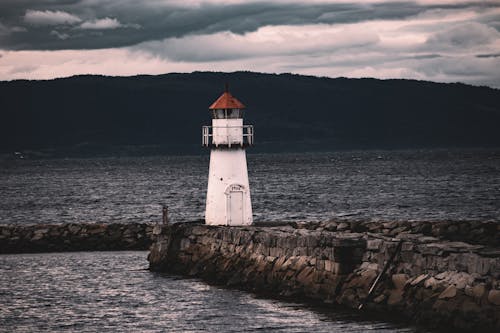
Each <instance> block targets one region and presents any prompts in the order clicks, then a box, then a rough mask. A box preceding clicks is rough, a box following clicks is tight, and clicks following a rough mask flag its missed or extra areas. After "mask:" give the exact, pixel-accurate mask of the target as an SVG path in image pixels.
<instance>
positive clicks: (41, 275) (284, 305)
mask: <svg viewBox="0 0 500 333" xmlns="http://www.w3.org/2000/svg"><path fill="white" fill-rule="evenodd" d="M145 258H146V252H86V253H85V252H74V253H46V254H21V255H0V300H1V302H0V331H1V332H318V333H319V332H342V333H346V332H369V331H375V332H388V333H389V332H416V331H417V330H416V329H415V328H412V327H407V326H403V325H396V324H391V323H384V322H380V321H373V320H366V319H364V320H363V319H361V318H360V317H359V316H357V315H356V314H354V313H339V312H335V311H333V310H332V309H326V308H324V309H311V308H308V307H305V306H304V305H300V304H294V303H288V302H283V301H277V300H266V299H259V298H256V297H255V296H253V295H251V294H247V293H244V292H240V291H236V290H227V289H220V288H217V287H213V286H209V285H207V284H205V283H203V282H200V281H198V280H192V279H179V278H175V277H172V276H165V275H159V274H155V273H151V272H149V271H146V270H144V268H145V267H146V266H147V263H146V261H145Z"/></svg>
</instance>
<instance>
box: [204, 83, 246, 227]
mask: <svg viewBox="0 0 500 333" xmlns="http://www.w3.org/2000/svg"><path fill="white" fill-rule="evenodd" d="M244 109H245V105H243V103H241V102H240V101H239V100H237V99H236V98H235V97H233V96H232V95H231V93H229V90H228V86H227V84H226V89H225V91H224V93H223V94H222V95H221V96H220V97H219V98H218V99H217V100H216V101H215V102H214V103H213V104H212V105H210V107H209V112H210V116H211V118H212V126H203V128H202V144H203V146H205V147H208V148H210V166H209V171H208V188H207V202H206V208H205V223H206V224H210V225H232V226H236V225H249V224H252V221H253V219H252V202H251V199H250V186H249V183H248V171H247V159H246V152H245V149H246V147H249V146H251V145H253V126H252V125H243V110H244Z"/></svg>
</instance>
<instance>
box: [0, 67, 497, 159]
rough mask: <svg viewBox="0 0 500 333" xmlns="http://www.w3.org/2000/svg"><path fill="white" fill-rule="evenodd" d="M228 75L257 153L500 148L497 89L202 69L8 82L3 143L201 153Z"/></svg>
mask: <svg viewBox="0 0 500 333" xmlns="http://www.w3.org/2000/svg"><path fill="white" fill-rule="evenodd" d="M226 82H228V83H229V84H230V91H231V92H232V93H233V95H235V96H236V97H237V98H238V99H240V100H241V101H242V102H243V103H244V104H246V106H247V110H246V114H245V122H246V123H249V124H253V125H254V126H255V140H256V147H255V150H254V151H298V150H337V149H364V148H376V149H392V148H415V147H418V148H425V147H429V148H430V147H485V146H490V147H491V146H496V147H499V146H500V90H497V89H491V88H487V87H473V86H468V85H464V84H442V83H431V82H423V81H411V80H376V79H346V78H336V79H331V78H318V77H311V76H300V75H291V74H281V75H274V74H258V73H251V72H235V73H212V72H194V73H191V74H166V75H158V76H134V77H103V76H74V77H70V78H64V79H56V80H49V81H25V80H21V81H11V82H0V151H1V152H4V153H13V152H14V151H23V150H24V151H26V150H31V151H52V152H54V151H56V152H57V151H64V152H82V153H85V154H89V153H90V154H92V153H93V152H103V151H105V152H111V153H112V152H113V151H114V150H119V149H123V147H128V148H127V149H131V151H134V153H137V152H139V153H140V152H141V151H144V152H146V153H147V152H148V151H151V150H153V151H154V152H161V153H179V152H185V153H197V152H198V153H199V152H201V151H202V149H201V147H200V143H201V138H200V136H201V126H202V125H208V124H209V122H210V119H209V115H208V111H207V109H208V106H209V105H210V104H211V103H212V102H213V101H214V100H215V99H217V98H218V97H219V95H220V94H221V93H222V92H223V90H224V83H226ZM119 147H122V148H119Z"/></svg>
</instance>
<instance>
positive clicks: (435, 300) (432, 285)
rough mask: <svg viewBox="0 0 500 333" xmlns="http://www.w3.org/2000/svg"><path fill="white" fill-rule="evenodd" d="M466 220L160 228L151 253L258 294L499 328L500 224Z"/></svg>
mask: <svg viewBox="0 0 500 333" xmlns="http://www.w3.org/2000/svg"><path fill="white" fill-rule="evenodd" d="M463 223H464V224H462V222H455V223H451V222H366V223H362V222H359V221H330V222H324V223H289V224H282V225H279V226H272V225H267V226H250V227H224V226H206V225H201V224H193V223H185V224H175V225H170V226H164V225H158V226H156V227H155V229H154V231H153V238H154V243H153V245H152V246H151V252H150V254H149V257H148V259H149V262H150V269H151V270H154V271H167V272H172V273H176V274H183V275H186V276H195V277H199V278H202V279H204V280H206V281H208V282H211V283H215V284H219V285H226V286H231V287H237V288H241V289H244V290H250V291H254V292H257V293H266V294H271V295H276V296H285V297H293V298H295V299H299V300H315V301H321V302H325V303H328V304H336V305H343V306H347V307H351V308H354V309H357V308H359V307H360V305H361V304H363V311H375V312H379V313H382V314H383V313H386V314H390V316H389V315H388V316H387V317H389V318H394V317H395V316H396V317H398V318H399V319H401V318H403V319H407V320H408V321H411V322H414V323H419V324H423V325H426V326H430V327H446V328H453V329H460V330H465V331H481V332H499V331H500V246H499V242H500V238H499V234H500V224H499V223H497V222H463ZM400 242H401V244H400V246H398V244H399V243H400ZM393 256H394V261H393V262H392V264H390V265H388V269H387V272H386V273H385V274H384V275H382V276H381V278H380V279H379V283H378V284H377V286H376V287H375V288H374V290H373V292H372V294H370V295H368V292H369V290H370V288H371V287H372V285H373V283H374V281H375V280H376V278H377V276H378V275H379V274H380V273H381V272H382V271H383V268H384V266H386V264H387V262H388V260H389V259H390V258H391V257H393ZM368 296H369V297H368Z"/></svg>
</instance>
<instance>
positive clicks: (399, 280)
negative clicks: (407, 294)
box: [391, 274, 408, 289]
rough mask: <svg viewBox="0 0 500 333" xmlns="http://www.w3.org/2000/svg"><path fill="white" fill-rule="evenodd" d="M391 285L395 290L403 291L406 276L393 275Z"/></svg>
mask: <svg viewBox="0 0 500 333" xmlns="http://www.w3.org/2000/svg"><path fill="white" fill-rule="evenodd" d="M391 279H392V283H393V284H394V287H395V288H396V289H403V288H404V286H405V284H406V282H407V281H408V275H406V274H394V275H393V276H392V277H391Z"/></svg>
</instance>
